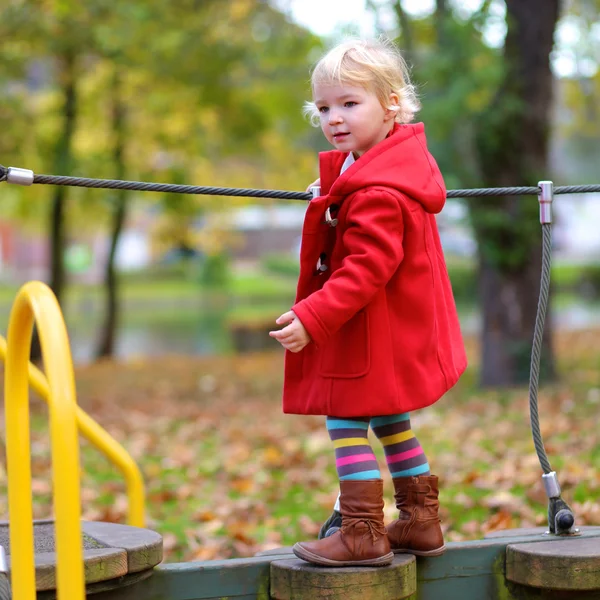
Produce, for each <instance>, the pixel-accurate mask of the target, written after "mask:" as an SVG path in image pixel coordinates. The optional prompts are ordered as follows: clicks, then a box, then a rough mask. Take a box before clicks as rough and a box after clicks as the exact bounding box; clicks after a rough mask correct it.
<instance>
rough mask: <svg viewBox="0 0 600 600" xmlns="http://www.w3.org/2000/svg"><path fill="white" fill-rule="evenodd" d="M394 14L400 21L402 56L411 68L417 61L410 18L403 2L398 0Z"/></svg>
mask: <svg viewBox="0 0 600 600" xmlns="http://www.w3.org/2000/svg"><path fill="white" fill-rule="evenodd" d="M394 12H395V13H396V18H397V19H398V23H400V38H399V41H401V42H402V44H400V49H401V50H402V56H403V57H404V60H405V61H406V62H407V64H408V65H410V66H411V67H412V66H413V64H414V61H415V52H414V42H413V36H412V29H411V26H410V18H409V17H408V15H407V14H406V11H405V10H404V7H403V6H402V0H396V2H395V3H394Z"/></svg>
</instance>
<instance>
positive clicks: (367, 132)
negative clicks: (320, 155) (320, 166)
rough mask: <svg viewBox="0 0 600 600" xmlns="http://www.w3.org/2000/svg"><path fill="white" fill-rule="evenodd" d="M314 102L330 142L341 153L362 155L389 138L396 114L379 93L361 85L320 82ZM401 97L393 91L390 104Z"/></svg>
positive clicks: (396, 102) (315, 89)
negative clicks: (381, 101)
mask: <svg viewBox="0 0 600 600" xmlns="http://www.w3.org/2000/svg"><path fill="white" fill-rule="evenodd" d="M313 97H314V102H315V104H316V106H317V109H318V111H319V115H320V118H321V129H322V130H323V133H324V134H325V137H326V138H327V141H328V142H329V143H330V144H332V145H333V146H334V147H335V148H336V149H337V150H340V151H341V152H353V153H354V155H355V157H359V156H361V155H362V154H364V153H365V152H366V151H367V150H370V149H371V148H372V147H373V146H375V144H378V143H379V142H381V141H382V140H384V139H385V138H386V136H387V135H388V133H389V132H390V131H391V129H392V127H393V126H394V117H395V115H396V113H395V112H394V111H393V110H389V109H385V108H383V106H381V103H380V102H379V100H378V98H377V96H376V95H375V94H374V93H373V92H370V91H369V90H366V89H365V88H363V87H360V86H352V85H343V84H316V85H315V86H314V88H313ZM392 104H396V105H397V104H398V96H397V95H396V94H394V93H392V94H390V105H392Z"/></svg>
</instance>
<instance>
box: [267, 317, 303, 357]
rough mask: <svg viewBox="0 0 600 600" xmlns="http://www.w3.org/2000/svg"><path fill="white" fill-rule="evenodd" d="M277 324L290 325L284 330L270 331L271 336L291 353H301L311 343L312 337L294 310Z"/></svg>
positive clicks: (277, 321) (280, 318)
mask: <svg viewBox="0 0 600 600" xmlns="http://www.w3.org/2000/svg"><path fill="white" fill-rule="evenodd" d="M275 323H277V325H283V324H284V323H288V325H286V326H285V327H284V328H283V329H279V330H277V331H269V335H270V336H271V337H272V338H275V339H276V340H277V341H278V342H279V343H280V344H281V345H282V346H283V347H284V348H286V349H287V350H289V351H290V352H300V350H302V349H303V348H304V347H305V346H306V345H307V344H308V343H309V342H310V335H308V332H307V331H306V329H304V325H302V321H300V319H299V318H298V317H297V316H296V313H295V312H294V311H293V310H289V311H288V312H286V313H283V314H282V315H281V316H280V317H279V318H278V319H277V320H276V321H275Z"/></svg>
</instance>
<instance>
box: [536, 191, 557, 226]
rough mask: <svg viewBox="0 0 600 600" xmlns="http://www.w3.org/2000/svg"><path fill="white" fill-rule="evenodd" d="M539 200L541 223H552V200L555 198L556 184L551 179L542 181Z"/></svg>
mask: <svg viewBox="0 0 600 600" xmlns="http://www.w3.org/2000/svg"><path fill="white" fill-rule="evenodd" d="M538 186H539V188H540V191H539V194H538V200H539V203H540V223H541V224H542V225H544V224H547V223H552V201H553V200H554V184H553V183H552V182H551V181H540V182H539V183H538Z"/></svg>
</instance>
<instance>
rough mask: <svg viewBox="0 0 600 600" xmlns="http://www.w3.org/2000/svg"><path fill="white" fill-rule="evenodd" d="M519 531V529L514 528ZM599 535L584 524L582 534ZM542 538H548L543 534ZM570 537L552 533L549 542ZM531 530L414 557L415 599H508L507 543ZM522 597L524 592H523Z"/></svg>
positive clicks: (511, 591) (523, 540)
mask: <svg viewBox="0 0 600 600" xmlns="http://www.w3.org/2000/svg"><path fill="white" fill-rule="evenodd" d="M513 531H515V532H517V533H518V530H513ZM584 538H594V539H598V538H600V528H598V527H589V528H587V527H583V528H581V537H580V538H578V539H584ZM542 539H548V538H547V537H544V538H542ZM569 539H572V538H562V537H556V536H555V537H553V538H552V541H550V542H549V543H557V544H560V543H563V542H565V541H567V540H569ZM531 542H532V535H531V532H527V534H526V535H523V536H519V535H517V536H514V537H512V536H510V535H507V536H505V537H502V536H499V537H495V538H490V539H485V540H474V541H468V542H452V543H449V544H446V548H447V550H446V553H445V554H443V555H442V556H439V557H435V558H418V559H417V598H418V600H439V599H440V598H443V599H444V600H463V599H465V598H469V599H471V598H473V599H477V598H483V599H488V598H490V599H499V600H509V599H511V598H517V597H519V598H520V597H521V596H515V595H513V594H515V593H516V592H515V591H514V589H513V586H511V585H509V584H508V583H507V581H506V579H505V575H504V572H505V556H506V547H507V546H508V545H509V544H522V543H531ZM523 597H524V596H523Z"/></svg>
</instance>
